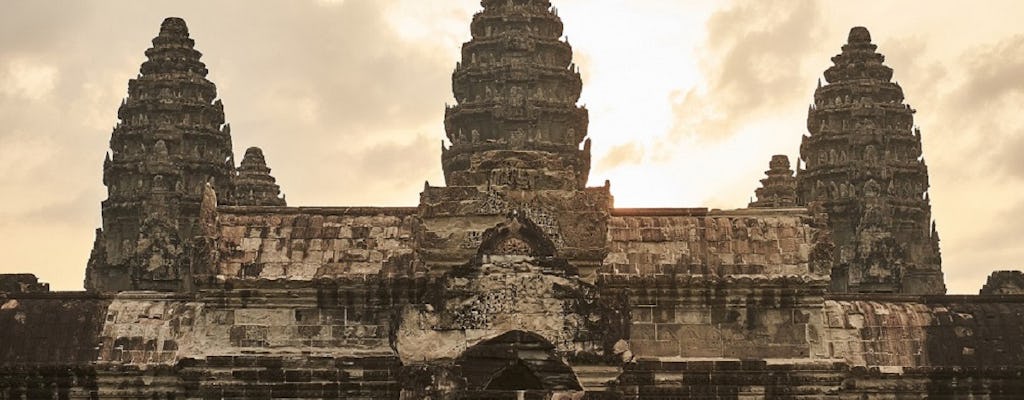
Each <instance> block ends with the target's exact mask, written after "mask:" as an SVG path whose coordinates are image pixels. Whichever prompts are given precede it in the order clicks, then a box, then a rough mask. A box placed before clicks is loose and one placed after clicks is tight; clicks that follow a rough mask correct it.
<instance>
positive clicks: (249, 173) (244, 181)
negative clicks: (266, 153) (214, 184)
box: [229, 147, 287, 207]
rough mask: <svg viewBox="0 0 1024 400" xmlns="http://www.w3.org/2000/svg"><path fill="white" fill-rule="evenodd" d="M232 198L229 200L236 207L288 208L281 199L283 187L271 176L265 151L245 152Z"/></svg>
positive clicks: (234, 182)
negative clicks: (264, 155) (264, 154)
mask: <svg viewBox="0 0 1024 400" xmlns="http://www.w3.org/2000/svg"><path fill="white" fill-rule="evenodd" d="M232 182H233V184H232V186H233V188H232V196H231V198H230V199H229V201H230V202H231V205H235V206H275V207H284V206H286V205H287V204H286V202H285V199H284V198H283V197H281V187H280V186H278V185H277V180H276V179H274V177H273V176H271V175H270V168H268V167H267V160H266V158H264V157H263V150H262V149H260V148H259V147H250V148H248V149H247V150H245V157H243V158H242V162H241V163H240V164H239V165H238V170H237V174H236V175H235V176H234V178H233V179H232Z"/></svg>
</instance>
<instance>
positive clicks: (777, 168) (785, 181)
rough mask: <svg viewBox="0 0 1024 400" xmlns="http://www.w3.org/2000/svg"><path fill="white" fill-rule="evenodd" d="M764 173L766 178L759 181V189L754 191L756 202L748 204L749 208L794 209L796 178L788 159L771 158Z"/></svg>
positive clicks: (780, 157)
mask: <svg viewBox="0 0 1024 400" xmlns="http://www.w3.org/2000/svg"><path fill="white" fill-rule="evenodd" d="M764 173H765V175H767V177H766V178H764V179H762V180H761V187H760V188H758V189H757V190H756V191H755V194H756V195H757V201H754V202H752V203H750V207H752V208H781V207H796V178H794V177H793V169H792V168H790V166H789V157H786V156H784V155H774V156H772V160H771V161H770V162H769V163H768V170H767V171H765V172H764Z"/></svg>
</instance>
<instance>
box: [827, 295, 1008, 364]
mask: <svg viewBox="0 0 1024 400" xmlns="http://www.w3.org/2000/svg"><path fill="white" fill-rule="evenodd" d="M1022 305H1024V296H983V297H977V296H936V297H924V298H915V297H892V298H879V297H877V296H876V297H864V296H860V297H858V296H835V297H832V298H831V299H830V300H828V301H826V302H825V310H824V311H825V322H826V326H825V329H824V339H825V343H826V351H827V356H828V357H830V358H837V359H843V360H845V361H846V362H848V363H850V364H851V365H866V366H899V367H917V366H964V367H967V366H974V367H986V366H1001V365H1002V366H1008V365H1017V366H1019V365H1024V313H1022V312H1021V308H1022Z"/></svg>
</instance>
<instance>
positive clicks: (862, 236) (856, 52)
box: [797, 27, 946, 294]
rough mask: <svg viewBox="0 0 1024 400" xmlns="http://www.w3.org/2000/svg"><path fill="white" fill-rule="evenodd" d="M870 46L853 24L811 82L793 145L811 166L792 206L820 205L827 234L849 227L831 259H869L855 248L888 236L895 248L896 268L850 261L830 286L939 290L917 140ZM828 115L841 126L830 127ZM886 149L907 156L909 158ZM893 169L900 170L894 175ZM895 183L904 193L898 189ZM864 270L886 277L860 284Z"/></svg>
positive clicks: (800, 175)
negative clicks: (801, 133) (801, 129)
mask: <svg viewBox="0 0 1024 400" xmlns="http://www.w3.org/2000/svg"><path fill="white" fill-rule="evenodd" d="M876 49H877V46H875V45H874V44H872V43H871V34H870V33H869V32H868V30H867V29H865V28H861V27H857V28H853V29H852V30H851V31H850V35H849V38H848V42H847V44H846V45H844V46H843V48H842V53H841V54H839V55H837V56H835V57H833V58H832V61H833V62H834V64H835V65H833V66H832V67H830V68H829V69H828V70H826V71H825V79H826V80H827V81H828V84H827V85H824V86H821V85H820V82H819V87H818V89H817V90H816V91H815V94H814V104H813V105H812V106H811V108H810V111H809V112H808V115H807V127H808V130H809V132H810V136H805V137H804V140H803V143H802V144H801V146H800V154H801V157H802V158H804V159H807V160H812V159H817V161H818V162H814V163H808V164H807V168H806V169H801V170H798V171H797V193H798V198H799V199H798V203H799V204H801V205H812V204H814V203H820V204H821V205H822V206H823V207H824V209H825V210H826V212H827V213H828V214H829V217H830V218H829V223H830V226H831V228H832V230H833V231H836V232H851V233H852V234H843V235H838V236H835V237H836V238H837V241H836V246H837V248H838V251H836V254H837V256H840V255H842V254H855V255H854V256H852V257H853V259H857V260H869V259H875V258H876V257H875V256H873V255H871V254H868V253H863V252H872V251H874V250H870V249H876V248H878V247H879V246H882V244H881V243H876V242H875V241H877V240H882V241H886V242H888V241H889V239H890V238H892V239H894V240H895V242H896V243H899V245H898V246H901V247H903V249H902V250H901V251H899V252H898V254H900V255H901V256H900V257H903V258H901V259H898V260H892V261H899V263H898V264H897V263H889V264H873V265H870V266H869V265H859V266H852V267H851V268H850V269H849V271H850V272H849V273H850V275H848V276H835V277H834V279H833V288H834V289H835V290H841V291H850V292H858V291H872V292H875V291H888V292H898V293H921V294H923V293H928V294H939V293H944V292H945V290H946V289H945V285H944V284H943V282H942V270H941V257H940V254H939V248H938V240H937V237H936V236H935V235H932V234H930V233H929V231H928V226H929V224H930V223H931V205H930V204H929V202H928V201H927V200H922V199H923V195H924V193H923V192H924V191H925V190H927V187H928V168H927V166H926V165H925V163H924V161H923V160H920V158H921V150H920V149H921V137H920V136H919V135H910V134H908V133H910V131H909V127H910V126H912V125H913V114H914V110H913V109H911V108H910V107H909V106H907V105H905V104H903V90H902V89H901V88H900V86H899V85H897V84H896V83H894V82H892V80H891V79H892V73H893V71H892V68H889V67H888V66H886V65H885V64H883V61H884V60H885V57H884V56H883V55H881V54H878V53H877V52H876ZM865 107H871V108H872V109H873V111H872V113H871V114H870V116H864V115H865V114H864V113H863V112H862V111H861V110H862V109H863V108H865ZM826 121H828V122H830V123H828V124H827V123H826ZM836 121H839V126H841V128H840V129H831V128H829V127H830V126H832V125H835V124H836ZM887 121H894V122H895V123H888V122H887ZM835 146H841V147H838V148H837V147H835ZM837 150H838V156H836V153H837ZM891 154H907V155H908V157H906V158H908V159H910V160H912V161H909V162H907V161H903V160H899V159H897V158H895V157H890V156H887V155H891ZM846 155H852V156H853V159H849V160H848V159H847V156H846ZM858 155H859V159H858ZM896 170H899V171H902V172H901V173H900V175H898V176H897V177H893V175H892V171H896ZM894 179H898V180H895V181H894ZM901 185H906V186H902V187H907V188H911V189H910V190H897V189H896V188H897V187H901ZM823 188H828V190H827V193H823V192H825V190H823ZM896 209H899V210H905V211H903V212H899V213H895V212H893V210H896ZM836 261H837V264H836V265H842V262H841V261H842V260H836ZM865 269H872V270H876V269H889V271H887V272H886V273H884V274H880V275H885V276H886V277H887V278H886V281H885V283H882V282H880V281H878V280H874V281H872V283H868V282H861V281H859V280H858V279H859V278H858V276H861V275H856V274H855V272H856V271H858V270H865ZM840 275H841V274H840ZM876 275H878V274H876Z"/></svg>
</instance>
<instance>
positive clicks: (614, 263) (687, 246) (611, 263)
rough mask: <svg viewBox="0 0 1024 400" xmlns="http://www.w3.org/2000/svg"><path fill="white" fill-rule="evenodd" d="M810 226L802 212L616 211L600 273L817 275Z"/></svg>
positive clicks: (789, 210)
mask: <svg viewBox="0 0 1024 400" xmlns="http://www.w3.org/2000/svg"><path fill="white" fill-rule="evenodd" d="M810 223H811V220H810V217H809V216H808V215H807V213H806V210H804V209H786V210H774V209H773V210H764V211H761V210H737V211H711V212H709V211H707V210H705V209H666V210H657V209H652V210H615V212H614V213H613V216H612V218H611V219H610V221H609V226H608V245H609V254H608V256H607V258H605V262H604V266H603V268H602V272H604V273H610V274H626V275H645V276H649V275H662V274H664V275H673V274H709V275H807V274H817V273H818V272H817V271H812V265H811V264H810V261H811V253H812V251H813V250H814V248H813V246H814V243H815V242H814V235H815V232H816V230H815V229H814V228H813V227H812V226H811V225H810ZM826 274H827V273H826Z"/></svg>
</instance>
